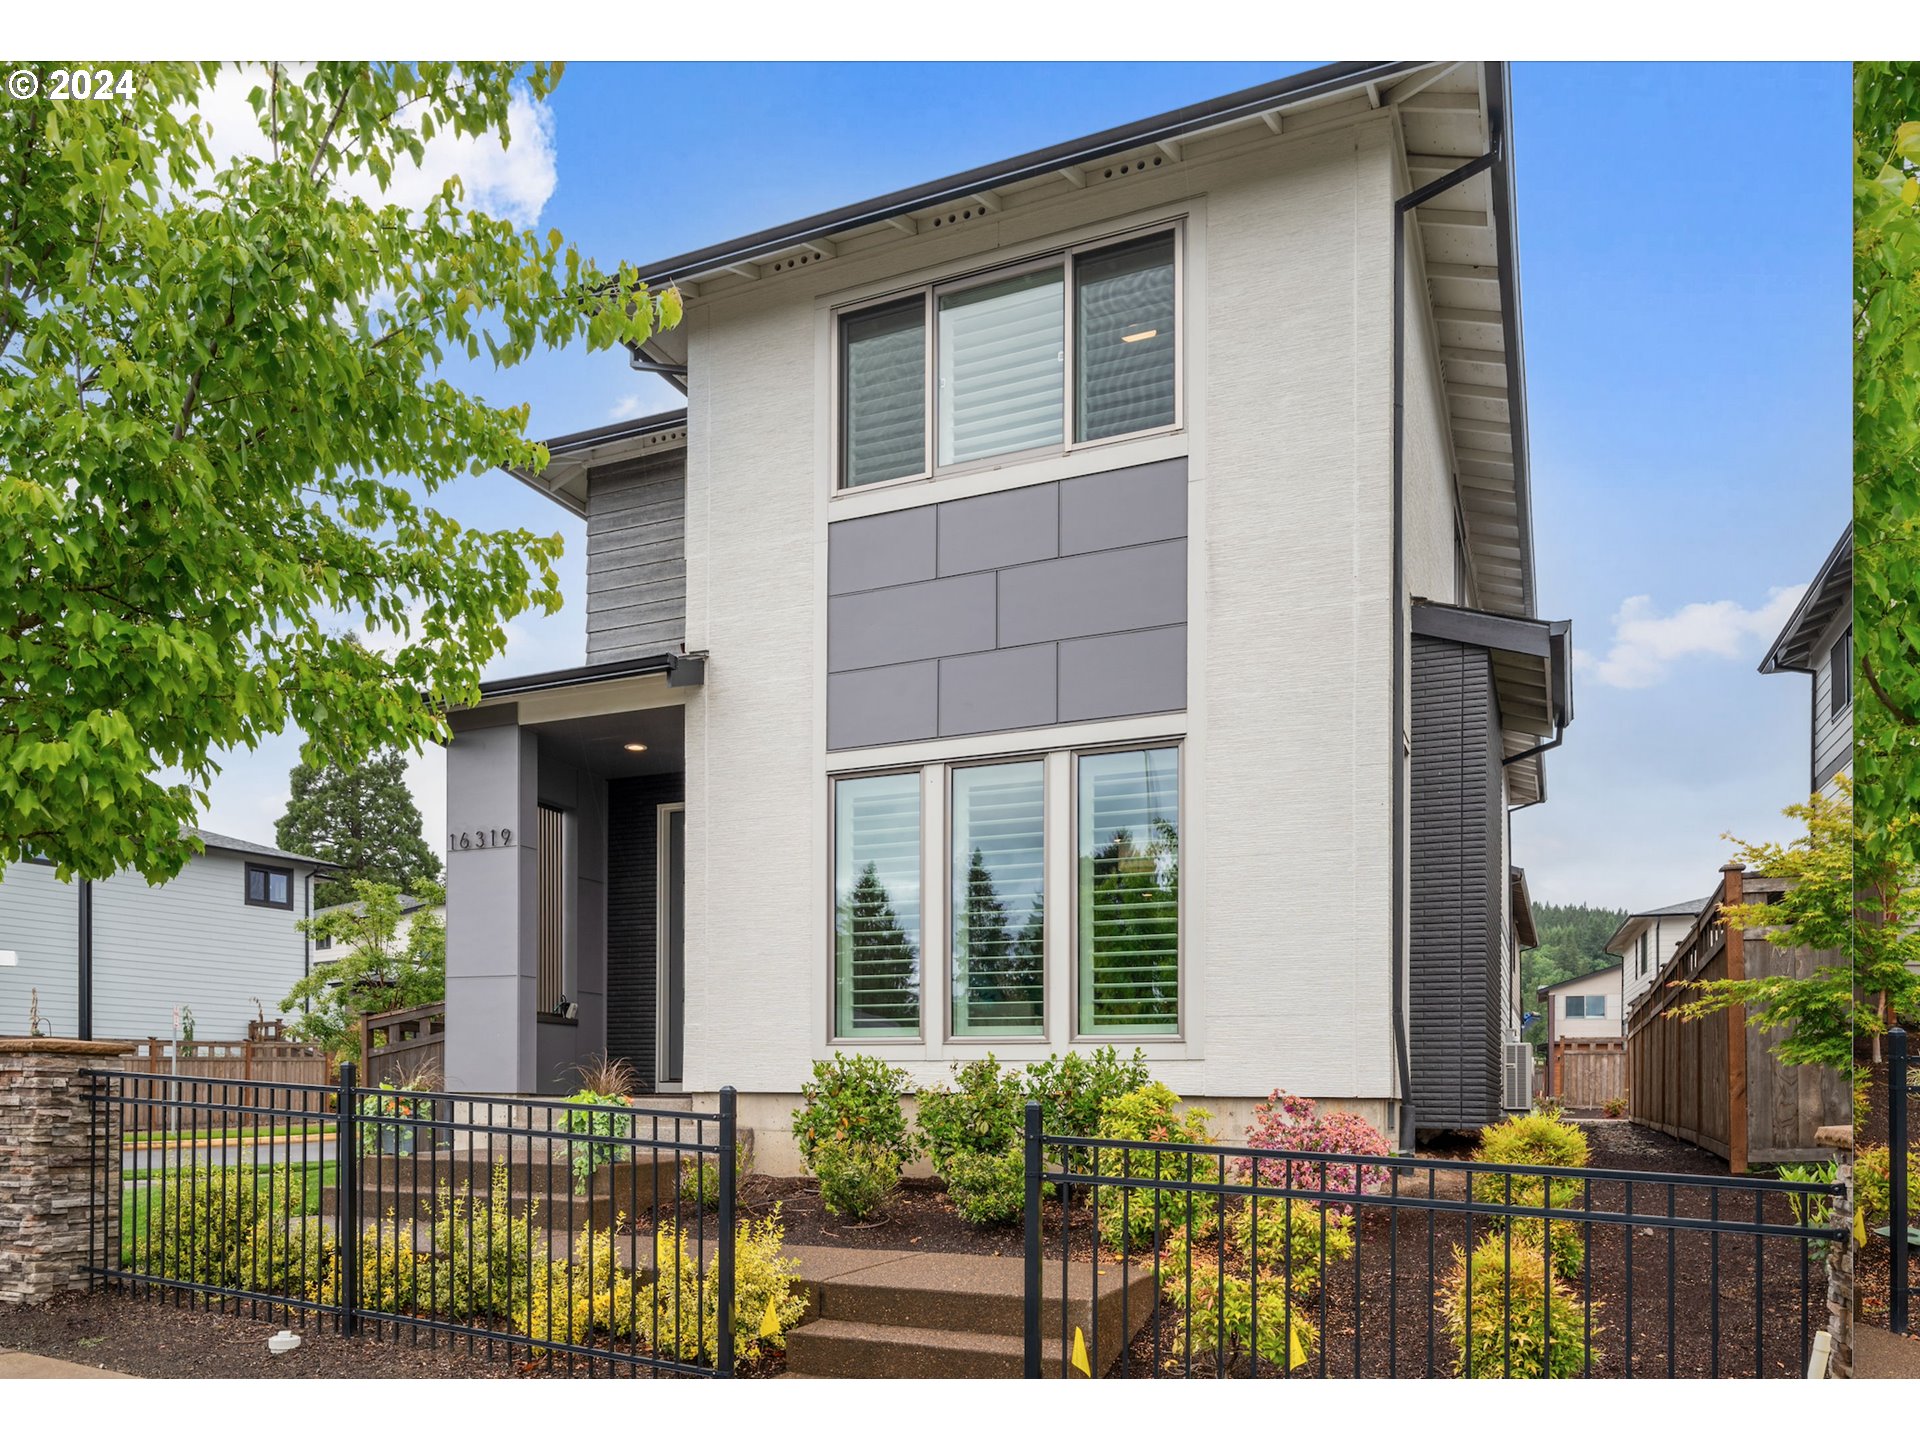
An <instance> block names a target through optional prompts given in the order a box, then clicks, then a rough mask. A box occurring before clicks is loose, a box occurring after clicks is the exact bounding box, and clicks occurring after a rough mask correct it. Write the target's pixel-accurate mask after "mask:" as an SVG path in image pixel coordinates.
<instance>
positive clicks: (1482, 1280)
mask: <svg viewBox="0 0 1920 1440" xmlns="http://www.w3.org/2000/svg"><path fill="white" fill-rule="evenodd" d="M1467 1282H1468V1276H1467V1261H1466V1257H1465V1256H1464V1255H1463V1254H1462V1253H1461V1251H1460V1249H1459V1247H1458V1246H1456V1247H1454V1252H1453V1269H1452V1270H1451V1271H1450V1272H1449V1273H1448V1274H1447V1275H1446V1276H1445V1277H1444V1278H1443V1279H1442V1281H1441V1296H1440V1308H1441V1314H1442V1316H1443V1317H1444V1321H1445V1326H1446V1331H1447V1334H1448V1336H1449V1337H1450V1338H1451V1339H1452V1341H1453V1350H1454V1373H1455V1374H1456V1375H1475V1376H1481V1377H1494V1376H1504V1377H1506V1378H1509V1379H1515V1380H1524V1379H1535V1378H1538V1377H1541V1376H1546V1377H1548V1378H1551V1379H1564V1378H1565V1377H1567V1376H1570V1375H1578V1374H1580V1373H1582V1372H1583V1371H1584V1370H1585V1369H1586V1367H1587V1364H1588V1355H1587V1344H1586V1321H1585V1317H1584V1316H1583V1315H1582V1313H1581V1310H1580V1304H1579V1302H1578V1301H1577V1300H1576V1299H1575V1298H1574V1297H1573V1295H1572V1293H1571V1292H1569V1291H1568V1290H1567V1289H1566V1288H1565V1287H1564V1286H1563V1285H1561V1284H1560V1282H1559V1281H1557V1280H1555V1279H1554V1278H1553V1277H1552V1276H1551V1275H1549V1274H1548V1273H1547V1267H1546V1265H1545V1264H1544V1263H1543V1261H1542V1259H1541V1257H1540V1255H1539V1254H1538V1253H1535V1252H1529V1251H1525V1250H1522V1249H1520V1248H1518V1247H1517V1246H1516V1247H1515V1248H1514V1249H1513V1251H1512V1252H1511V1254H1509V1252H1508V1250H1507V1245H1506V1237H1505V1236H1503V1235H1500V1234H1497V1233H1496V1234H1491V1235H1488V1236H1487V1237H1486V1239H1484V1240H1482V1241H1481V1242H1480V1243H1479V1244H1478V1245H1477V1246H1476V1247H1475V1248H1474V1251H1473V1275H1472V1289H1471V1292H1469V1290H1468V1283H1467ZM1549 1318H1551V1322H1552V1323H1551V1325H1549V1323H1548V1321H1549ZM1592 1358H1593V1360H1595V1361H1598V1360H1599V1358H1600V1353H1599V1351H1597V1350H1596V1351H1595V1352H1594V1353H1593V1356H1592Z"/></svg>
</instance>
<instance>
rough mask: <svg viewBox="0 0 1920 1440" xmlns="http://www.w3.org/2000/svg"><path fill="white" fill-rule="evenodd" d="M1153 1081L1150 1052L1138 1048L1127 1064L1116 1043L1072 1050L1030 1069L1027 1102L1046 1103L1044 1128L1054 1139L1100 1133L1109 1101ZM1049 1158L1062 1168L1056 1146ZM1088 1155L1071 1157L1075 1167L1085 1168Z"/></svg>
mask: <svg viewBox="0 0 1920 1440" xmlns="http://www.w3.org/2000/svg"><path fill="white" fill-rule="evenodd" d="M1146 1083H1147V1054H1146V1051H1144V1050H1141V1049H1139V1048H1138V1047H1137V1046H1136V1047H1135V1049H1134V1052H1133V1055H1132V1057H1131V1058H1130V1059H1126V1060H1122V1059H1121V1058H1120V1056H1119V1054H1118V1053H1117V1052H1116V1051H1115V1050H1114V1048H1113V1046H1111V1045H1103V1046H1102V1047H1101V1048H1100V1049H1098V1050H1095V1051H1093V1052H1092V1053H1091V1054H1081V1053H1080V1052H1078V1051H1073V1050H1070V1051H1068V1052H1067V1053H1066V1054H1065V1055H1049V1056H1048V1057H1047V1058H1046V1059H1045V1060H1036V1061H1034V1062H1033V1063H1032V1064H1031V1065H1029V1066H1027V1074H1026V1086H1025V1088H1026V1092H1027V1099H1029V1100H1038V1101H1039V1102H1040V1124H1041V1126H1042V1128H1044V1129H1045V1130H1046V1132H1047V1133H1048V1134H1049V1135H1088V1136H1092V1135H1098V1134H1099V1133H1100V1114H1101V1111H1102V1110H1103V1109H1105V1107H1106V1104H1107V1102H1108V1101H1109V1100H1118V1099H1119V1098H1120V1097H1121V1096H1122V1095H1126V1094H1129V1093H1131V1092H1132V1091H1135V1090H1138V1089H1139V1088H1140V1087H1141V1086H1142V1085H1144V1084H1146ZM1048 1154H1049V1160H1050V1162H1051V1163H1052V1164H1055V1165H1059V1164H1061V1163H1062V1162H1061V1157H1060V1155H1059V1153H1058V1150H1057V1148H1056V1147H1049V1152H1048ZM1086 1163H1087V1158H1086V1152H1085V1151H1084V1150H1077V1151H1076V1152H1075V1154H1074V1155H1073V1156H1072V1157H1071V1164H1072V1165H1073V1167H1074V1168H1075V1169H1084V1168H1085V1166H1086Z"/></svg>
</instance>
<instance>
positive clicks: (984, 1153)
mask: <svg viewBox="0 0 1920 1440" xmlns="http://www.w3.org/2000/svg"><path fill="white" fill-rule="evenodd" d="M953 1075H954V1088H953V1089H951V1090H949V1089H947V1088H946V1087H944V1086H936V1087H934V1088H932V1089H928V1090H922V1091H921V1092H920V1117H919V1129H920V1136H921V1143H922V1148H923V1149H924V1150H925V1151H926V1154H927V1158H928V1159H929V1160H931V1161H932V1162H933V1173H934V1174H935V1175H937V1176H939V1177H940V1179H942V1180H944V1181H945V1182H946V1185H947V1194H948V1195H949V1196H950V1197H951V1198H952V1200H953V1204H954V1209H956V1210H957V1211H959V1213H960V1217H961V1218H962V1219H963V1220H966V1221H967V1222H968V1223H969V1224H973V1225H995V1224H1003V1223H1005V1222H1006V1221H1009V1220H1014V1219H1017V1218H1019V1216H1020V1214H1021V1211H1022V1210H1023V1208H1024V1206H1025V1202H1026V1191H1025V1180H1026V1163H1025V1149H1024V1144H1023V1140H1022V1128H1023V1126H1022V1121H1023V1116H1022V1110H1023V1107H1024V1105H1025V1103H1026V1101H1025V1096H1024V1094H1023V1092H1022V1090H1021V1087H1020V1082H1019V1079H1018V1077H1017V1076H1016V1074H1015V1073H1014V1072H1012V1071H1008V1070H1003V1069H1002V1068H1001V1066H1000V1063H999V1062H998V1061H997V1060H995V1059H994V1058H993V1056H992V1055H988V1056H987V1057H986V1058H985V1059H984V1060H975V1061H972V1062H970V1063H968V1064H966V1065H958V1064H956V1065H955V1066H954V1067H953Z"/></svg>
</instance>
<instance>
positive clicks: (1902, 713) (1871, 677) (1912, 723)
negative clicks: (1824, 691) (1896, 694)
mask: <svg viewBox="0 0 1920 1440" xmlns="http://www.w3.org/2000/svg"><path fill="white" fill-rule="evenodd" d="M1860 673H1861V674H1863V675H1865V676H1866V677H1867V688H1868V689H1869V690H1871V691H1873V696H1874V698H1875V699H1876V700H1878V701H1879V702H1880V703H1881V705H1882V706H1884V707H1885V709H1886V712H1887V713H1888V714H1889V715H1891V716H1893V718H1894V719H1896V720H1898V721H1899V722H1900V723H1901V724H1902V725H1904V726H1906V727H1907V728H1908V729H1909V730H1920V718H1916V717H1915V716H1914V715H1913V713H1912V712H1911V711H1909V710H1907V709H1906V708H1905V707H1904V706H1901V705H1896V704H1895V703H1894V700H1893V697H1892V696H1891V695H1889V694H1887V692H1886V688H1885V687H1884V686H1882V685H1881V683H1880V677H1879V676H1878V675H1876V674H1874V672H1873V657H1872V656H1871V655H1868V654H1866V653H1865V652H1864V651H1863V652H1862V653H1861V656H1860Z"/></svg>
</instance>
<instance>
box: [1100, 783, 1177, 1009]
mask: <svg viewBox="0 0 1920 1440" xmlns="http://www.w3.org/2000/svg"><path fill="white" fill-rule="evenodd" d="M1151 832H1152V838H1151V839H1149V840H1148V841H1147V842H1146V843H1145V844H1141V843H1139V842H1137V841H1135V839H1134V838H1133V832H1132V831H1130V830H1121V831H1118V832H1117V833H1116V834H1115V835H1114V837H1113V839H1112V841H1111V842H1109V843H1108V844H1107V845H1105V846H1103V847H1102V848H1101V849H1100V850H1099V851H1098V852H1096V853H1095V855H1094V857H1093V860H1092V867H1093V900H1092V904H1093V944H1094V952H1093V973H1094V980H1095V984H1096V986H1097V987H1099V988H1100V990H1101V994H1100V997H1099V1004H1100V1019H1101V1020H1102V1021H1103V1022H1107V1023H1112V1022H1118V1021H1126V1020H1139V1021H1143V1022H1149V1023H1170V1022H1171V1021H1172V1020H1173V1018H1174V1014H1175V1007H1176V995H1175V991H1176V987H1177V985H1178V977H1179V968H1180V967H1179V954H1178V945H1179V939H1178V937H1179V929H1180V866H1179V861H1178V859H1177V858H1176V857H1178V855H1179V853H1180V837H1179V834H1178V832H1177V831H1176V830H1175V829H1174V827H1173V825H1172V824H1171V823H1170V822H1168V821H1166V820H1155V821H1153V822H1152V825H1151Z"/></svg>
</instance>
